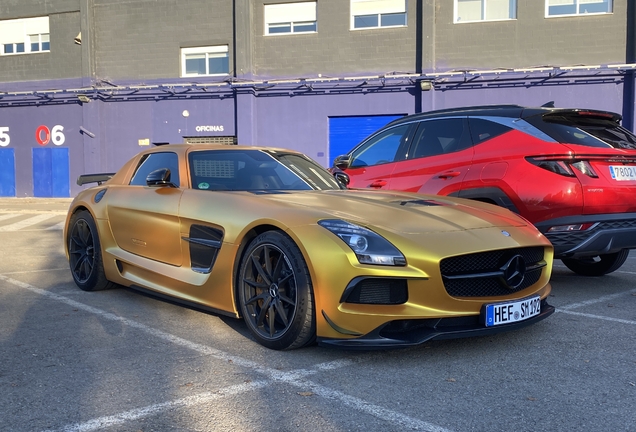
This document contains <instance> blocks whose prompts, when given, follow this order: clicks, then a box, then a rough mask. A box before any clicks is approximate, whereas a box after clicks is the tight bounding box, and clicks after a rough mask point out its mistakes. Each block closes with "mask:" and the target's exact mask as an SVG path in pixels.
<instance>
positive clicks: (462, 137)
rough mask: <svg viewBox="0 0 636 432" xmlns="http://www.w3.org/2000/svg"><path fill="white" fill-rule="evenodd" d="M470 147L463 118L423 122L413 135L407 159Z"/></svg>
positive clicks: (467, 131) (466, 126) (470, 142)
mask: <svg viewBox="0 0 636 432" xmlns="http://www.w3.org/2000/svg"><path fill="white" fill-rule="evenodd" d="M471 145H472V141H471V139H470V133H469V130H468V125H467V120H466V119H465V118H448V119H440V120H428V121H423V122H420V124H419V126H418V128H417V132H416V133H415V138H414V139H413V144H412V146H411V151H409V159H416V158H421V157H427V156H436V155H440V154H445V153H452V152H456V151H459V150H464V149H466V148H469V147H470V146H471Z"/></svg>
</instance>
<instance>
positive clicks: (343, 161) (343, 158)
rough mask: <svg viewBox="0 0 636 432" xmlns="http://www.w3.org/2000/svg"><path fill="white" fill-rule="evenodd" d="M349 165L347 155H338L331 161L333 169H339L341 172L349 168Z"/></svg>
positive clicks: (349, 160)
mask: <svg viewBox="0 0 636 432" xmlns="http://www.w3.org/2000/svg"><path fill="white" fill-rule="evenodd" d="M349 163H351V156H349V155H340V156H338V157H337V158H335V159H334V161H333V166H334V168H339V169H341V170H345V169H347V168H349Z"/></svg>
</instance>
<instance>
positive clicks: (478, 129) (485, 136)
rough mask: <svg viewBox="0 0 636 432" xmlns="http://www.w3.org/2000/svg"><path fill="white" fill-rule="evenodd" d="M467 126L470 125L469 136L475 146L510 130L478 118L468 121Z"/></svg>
mask: <svg viewBox="0 0 636 432" xmlns="http://www.w3.org/2000/svg"><path fill="white" fill-rule="evenodd" d="M468 124H469V125H470V136H471V137H472V139H473V142H474V143H475V145H477V144H479V143H482V142H484V141H488V140H489V139H491V138H494V137H496V136H499V135H503V134H505V133H506V132H508V131H511V130H512V128H510V127H508V126H505V125H502V124H499V123H495V122H493V121H490V120H484V119H478V118H471V119H469V120H468Z"/></svg>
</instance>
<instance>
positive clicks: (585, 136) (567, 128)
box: [525, 115, 636, 150]
mask: <svg viewBox="0 0 636 432" xmlns="http://www.w3.org/2000/svg"><path fill="white" fill-rule="evenodd" d="M525 120H526V121H527V122H528V123H530V124H532V125H533V126H535V127H536V128H538V129H540V130H541V131H542V132H544V133H546V134H547V135H549V136H550V137H551V138H553V139H555V140H556V141H558V142H561V143H569V144H579V145H584V146H588V147H601V148H617V149H628V150H636V135H634V134H633V133H631V132H630V131H628V130H627V129H625V128H624V127H622V126H620V125H619V124H617V123H615V122H614V121H612V120H610V119H607V118H602V117H594V116H578V115H544V116H533V117H528V118H526V119H525Z"/></svg>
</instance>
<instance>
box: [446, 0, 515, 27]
mask: <svg viewBox="0 0 636 432" xmlns="http://www.w3.org/2000/svg"><path fill="white" fill-rule="evenodd" d="M479 1H481V16H482V18H481V19H478V20H460V19H459V17H458V14H459V5H458V3H459V1H458V0H453V22H454V23H455V24H464V23H476V22H493V21H514V20H516V19H517V3H518V0H514V1H513V4H512V10H511V11H510V15H511V17H508V18H497V19H487V18H486V15H487V11H488V2H489V0H479Z"/></svg>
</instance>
